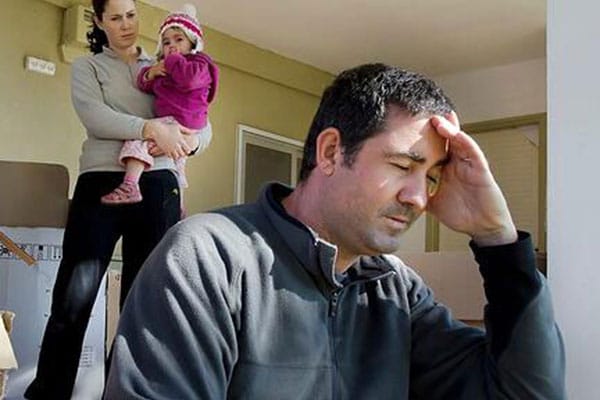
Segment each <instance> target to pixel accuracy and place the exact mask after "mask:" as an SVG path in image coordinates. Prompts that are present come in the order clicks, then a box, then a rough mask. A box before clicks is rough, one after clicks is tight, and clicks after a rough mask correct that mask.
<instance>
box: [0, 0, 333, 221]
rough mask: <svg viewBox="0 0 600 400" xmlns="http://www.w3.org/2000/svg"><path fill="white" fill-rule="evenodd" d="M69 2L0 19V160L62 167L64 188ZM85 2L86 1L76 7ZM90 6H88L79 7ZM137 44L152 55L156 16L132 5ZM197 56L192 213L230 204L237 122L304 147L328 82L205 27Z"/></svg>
mask: <svg viewBox="0 0 600 400" xmlns="http://www.w3.org/2000/svg"><path fill="white" fill-rule="evenodd" d="M74 3H77V1H75V0H2V12H1V13H0V38H1V39H0V43H1V46H0V50H1V54H2V57H1V61H0V110H1V112H2V118H0V143H1V145H0V159H1V160H23V161H39V162H50V163H57V164H63V165H65V166H67V168H68V169H69V173H70V176H71V186H72V185H73V183H74V181H75V177H76V176H77V170H78V157H79V151H80V147H81V143H82V141H83V139H84V130H83V127H82V126H81V124H80V123H79V121H78V119H77V117H76V115H75V112H74V111H73V109H72V106H71V101H70V95H69V90H70V89H69V75H70V64H69V63H66V62H63V60H62V52H61V51H60V44H61V32H62V24H63V12H64V9H65V8H64V7H67V6H69V5H71V4H74ZM82 3H85V2H82ZM88 4H89V2H88ZM138 4H139V8H140V13H141V15H140V17H141V20H142V23H145V25H143V26H142V27H141V33H142V35H143V36H144V37H142V39H141V41H140V43H141V44H142V45H143V46H144V47H145V48H146V50H147V51H149V52H153V51H154V46H155V44H154V42H153V41H152V40H153V39H154V32H156V27H157V24H158V23H159V22H160V20H161V19H162V17H163V16H164V15H165V11H164V10H159V9H156V8H154V7H150V6H148V5H146V4H144V3H142V2H139V1H138ZM205 32H206V40H207V45H206V51H207V53H209V54H210V55H211V56H213V58H214V59H215V60H216V61H217V63H218V64H219V67H220V69H221V79H220V87H219V91H218V95H217V99H216V101H215V103H214V104H213V105H212V107H211V110H210V118H211V122H212V124H213V131H214V135H213V142H212V144H211V146H210V147H209V148H208V150H207V151H206V152H205V153H204V154H201V155H199V156H196V157H192V158H191V159H190V161H189V162H188V179H189V180H190V188H189V189H188V191H187V194H186V201H187V206H188V210H189V211H190V212H191V213H194V212H198V211H202V210H206V209H210V208H214V207H218V206H221V205H226V204H230V203H232V202H233V188H234V167H235V146H236V134H237V124H239V123H242V124H246V125H250V126H254V127H257V128H260V129H263V130H266V131H271V132H275V133H279V134H281V135H284V136H287V137H290V138H293V139H298V140H303V139H304V136H305V134H306V131H307V129H308V126H309V124H310V121H311V118H312V115H313V113H314V111H315V110H316V107H317V106H318V101H319V95H320V93H321V92H322V89H323V88H324V87H325V86H326V85H327V84H328V83H329V82H330V80H331V79H332V76H331V75H330V74H328V73H325V72H323V71H320V70H317V69H315V68H312V67H310V66H307V65H304V64H302V63H298V62H295V61H293V60H290V59H287V58H284V57H281V56H278V55H276V54H274V53H272V52H269V51H266V50H263V49H259V48H257V47H255V46H252V45H249V44H247V43H244V42H242V41H239V40H237V39H234V38H232V37H230V36H227V35H224V34H222V33H220V32H217V31H214V30H211V29H210V28H206V27H205ZM28 55H29V56H35V57H38V58H43V59H46V60H49V61H52V62H54V63H56V66H57V70H56V75H54V76H52V77H51V76H46V75H41V74H37V73H32V72H28V71H25V69H24V59H25V56H28Z"/></svg>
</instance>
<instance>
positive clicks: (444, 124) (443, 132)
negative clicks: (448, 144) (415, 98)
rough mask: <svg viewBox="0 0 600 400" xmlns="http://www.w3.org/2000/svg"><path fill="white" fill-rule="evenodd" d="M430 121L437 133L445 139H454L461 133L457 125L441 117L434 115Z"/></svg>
mask: <svg viewBox="0 0 600 400" xmlns="http://www.w3.org/2000/svg"><path fill="white" fill-rule="evenodd" d="M430 121H431V125H432V126H433V127H434V129H435V130H436V131H437V133H438V134H439V135H440V136H442V137H443V138H446V139H452V138H454V137H455V136H456V134H457V133H458V132H460V128H459V127H458V126H457V125H455V124H453V123H452V122H450V121H449V120H448V119H446V118H444V117H440V116H439V115H434V116H433V117H431V119H430Z"/></svg>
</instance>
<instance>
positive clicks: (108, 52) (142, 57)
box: [102, 46, 152, 62]
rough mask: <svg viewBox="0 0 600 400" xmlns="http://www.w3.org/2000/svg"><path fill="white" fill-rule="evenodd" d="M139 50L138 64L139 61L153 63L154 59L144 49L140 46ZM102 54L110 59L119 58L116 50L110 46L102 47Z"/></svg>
mask: <svg viewBox="0 0 600 400" xmlns="http://www.w3.org/2000/svg"><path fill="white" fill-rule="evenodd" d="M137 50H138V56H137V61H138V62H139V61H152V57H150V56H149V55H148V53H146V51H145V50H144V49H143V48H141V47H139V46H138V47H137ZM102 53H103V54H105V55H107V56H109V57H110V58H119V55H118V54H117V53H115V52H114V50H113V49H111V48H110V47H108V46H103V47H102Z"/></svg>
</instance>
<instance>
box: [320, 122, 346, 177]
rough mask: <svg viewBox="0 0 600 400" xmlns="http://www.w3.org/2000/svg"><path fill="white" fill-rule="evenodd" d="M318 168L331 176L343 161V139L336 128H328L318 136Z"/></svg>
mask: <svg viewBox="0 0 600 400" xmlns="http://www.w3.org/2000/svg"><path fill="white" fill-rule="evenodd" d="M316 145H317V146H316V147H317V148H316V153H317V154H316V155H317V159H316V162H317V168H319V169H320V170H321V171H322V172H323V174H324V175H326V176H329V175H331V174H333V172H334V171H335V168H336V165H339V164H340V163H341V161H342V157H343V154H342V137H341V134H340V131H339V130H337V129H336V128H331V127H330V128H327V129H324V130H322V131H321V133H319V135H318V136H317V142H316Z"/></svg>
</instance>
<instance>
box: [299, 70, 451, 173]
mask: <svg viewBox="0 0 600 400" xmlns="http://www.w3.org/2000/svg"><path fill="white" fill-rule="evenodd" d="M389 106H397V107H400V109H402V110H406V111H408V112H409V113H410V115H412V116H417V115H420V116H424V117H427V116H431V115H435V114H439V115H444V114H447V113H449V112H450V111H452V110H453V109H454V106H453V105H452V102H451V101H450V99H449V98H448V97H446V95H445V94H444V93H443V91H442V89H440V88H439V87H438V86H437V85H436V84H435V83H434V82H433V81H432V80H430V79H428V78H426V77H425V76H423V75H420V74H417V73H414V72H410V71H405V70H403V69H400V68H397V67H393V66H389V65H385V64H366V65H361V66H359V67H356V68H353V69H349V70H346V71H343V72H342V73H340V74H339V75H338V76H337V78H336V79H335V80H334V82H333V83H332V84H331V85H330V86H329V87H328V88H327V89H326V90H325V92H324V93H323V97H322V98H321V104H320V105H319V109H318V110H317V113H316V115H315V117H314V119H313V122H312V125H311V127H310V130H309V132H308V136H307V138H306V142H305V143H304V157H303V160H302V167H301V169H300V181H301V182H302V181H304V180H305V179H306V178H308V176H309V175H310V173H311V171H312V170H313V168H314V167H315V166H316V153H315V152H316V140H317V136H319V133H321V132H322V131H323V130H324V129H326V128H329V127H332V128H337V129H338V130H339V131H340V134H341V140H342V148H343V153H344V163H345V164H346V165H347V166H352V163H353V162H354V158H355V157H356V154H357V153H358V151H359V150H360V149H361V147H362V145H363V143H364V142H365V141H366V140H367V139H369V138H370V137H373V136H375V135H377V134H378V133H381V132H382V131H383V130H384V129H385V123H386V117H387V114H388V110H389Z"/></svg>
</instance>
